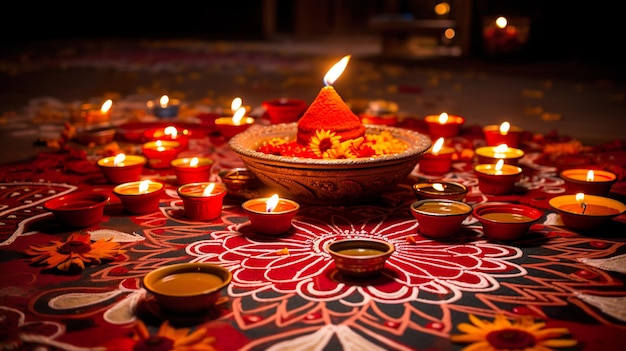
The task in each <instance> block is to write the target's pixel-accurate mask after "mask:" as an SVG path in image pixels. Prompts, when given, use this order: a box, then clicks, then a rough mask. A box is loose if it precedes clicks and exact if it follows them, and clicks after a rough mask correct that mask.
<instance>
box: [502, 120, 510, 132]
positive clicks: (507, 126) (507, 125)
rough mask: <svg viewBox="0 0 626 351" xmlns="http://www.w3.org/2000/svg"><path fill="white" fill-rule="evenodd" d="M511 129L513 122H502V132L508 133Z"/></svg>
mask: <svg viewBox="0 0 626 351" xmlns="http://www.w3.org/2000/svg"><path fill="white" fill-rule="evenodd" d="M509 129H511V123H509V122H502V124H501V125H500V134H501V135H507V133H508V132H509Z"/></svg>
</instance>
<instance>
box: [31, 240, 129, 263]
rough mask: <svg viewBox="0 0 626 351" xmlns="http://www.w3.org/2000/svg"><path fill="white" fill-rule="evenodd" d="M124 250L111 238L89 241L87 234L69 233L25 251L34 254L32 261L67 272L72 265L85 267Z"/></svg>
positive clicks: (110, 257)
mask: <svg viewBox="0 0 626 351" xmlns="http://www.w3.org/2000/svg"><path fill="white" fill-rule="evenodd" d="M124 252H126V250H120V244H119V243H116V242H113V238H109V239H100V240H97V241H95V242H93V243H92V242H91V235H89V234H79V233H73V234H71V235H70V236H69V237H68V238H67V240H66V241H65V242H62V241H51V242H50V243H49V244H47V245H41V246H33V245H31V246H30V247H29V248H28V249H26V251H25V253H26V254H28V255H31V256H35V257H33V258H32V259H31V261H32V262H34V263H44V264H47V267H46V268H54V267H56V268H57V269H59V270H61V271H64V272H67V271H69V269H70V267H72V265H74V266H77V267H80V269H81V270H82V269H85V264H86V263H87V264H91V263H98V264H99V263H101V261H102V260H105V259H107V260H108V259H114V258H115V256H117V255H119V254H122V253H124Z"/></svg>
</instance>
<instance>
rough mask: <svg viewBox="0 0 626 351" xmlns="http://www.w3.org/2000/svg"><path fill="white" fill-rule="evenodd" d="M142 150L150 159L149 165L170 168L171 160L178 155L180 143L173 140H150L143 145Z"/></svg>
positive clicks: (156, 167) (157, 167)
mask: <svg viewBox="0 0 626 351" xmlns="http://www.w3.org/2000/svg"><path fill="white" fill-rule="evenodd" d="M141 151H142V152H143V154H144V155H145V156H146V158H147V159H148V165H149V166H150V167H151V168H155V169H163V168H169V167H170V166H171V162H172V161H173V160H174V159H175V158H176V157H178V153H179V152H180V143H179V142H178V141H171V140H156V141H149V142H147V143H144V144H143V145H142V146H141Z"/></svg>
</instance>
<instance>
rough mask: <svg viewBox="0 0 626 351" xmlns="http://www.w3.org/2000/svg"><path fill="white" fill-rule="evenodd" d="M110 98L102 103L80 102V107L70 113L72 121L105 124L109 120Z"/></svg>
mask: <svg viewBox="0 0 626 351" xmlns="http://www.w3.org/2000/svg"><path fill="white" fill-rule="evenodd" d="M112 106H113V101H112V100H110V99H109V100H106V101H105V102H103V103H102V105H96V104H91V103H86V104H81V105H80V107H79V108H78V109H76V110H74V111H72V114H71V115H70V121H71V122H72V123H78V124H86V125H94V124H106V123H109V122H110V120H111V107H112Z"/></svg>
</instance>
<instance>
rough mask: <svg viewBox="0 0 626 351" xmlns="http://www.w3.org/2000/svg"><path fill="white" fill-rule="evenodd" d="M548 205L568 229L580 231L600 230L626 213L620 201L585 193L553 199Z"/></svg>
mask: <svg viewBox="0 0 626 351" xmlns="http://www.w3.org/2000/svg"><path fill="white" fill-rule="evenodd" d="M548 204H549V205H550V207H552V208H553V209H554V210H556V212H557V213H558V214H559V216H560V217H561V221H562V222H563V224H564V225H565V226H566V227H568V228H570V229H573V230H579V231H590V230H594V229H597V228H600V227H601V226H603V225H605V224H607V223H608V222H609V221H610V220H611V219H612V218H614V217H617V216H619V215H621V214H623V213H624V211H626V205H624V204H623V203H622V202H620V201H617V200H614V199H611V198H608V197H604V196H599V195H587V194H583V193H578V194H575V195H561V196H557V197H553V198H552V199H550V200H549V202H548Z"/></svg>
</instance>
